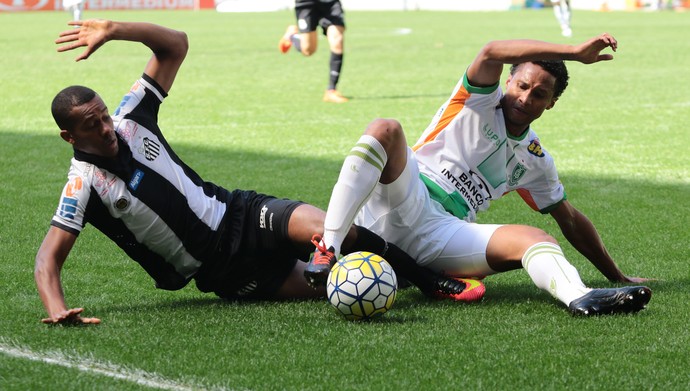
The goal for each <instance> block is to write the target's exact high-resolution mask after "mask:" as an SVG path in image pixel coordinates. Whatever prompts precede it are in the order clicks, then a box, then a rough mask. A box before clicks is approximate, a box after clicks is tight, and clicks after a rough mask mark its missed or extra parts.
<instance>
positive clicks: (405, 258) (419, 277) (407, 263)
mask: <svg viewBox="0 0 690 391" xmlns="http://www.w3.org/2000/svg"><path fill="white" fill-rule="evenodd" d="M355 227H356V228H357V240H356V241H355V242H354V243H353V244H352V246H351V247H350V248H348V249H345V248H343V251H342V253H343V254H349V253H351V252H353V251H368V252H371V253H374V254H377V255H379V256H381V257H382V258H383V259H385V260H386V261H388V263H389V264H390V265H391V266H392V267H393V270H395V274H396V275H397V276H400V277H402V278H404V279H406V280H408V281H409V282H411V283H412V284H414V285H415V286H416V287H417V288H419V289H420V290H421V291H422V292H424V293H431V292H433V290H434V289H435V284H434V282H435V280H436V277H437V275H436V273H434V272H433V271H431V270H429V269H426V268H423V267H421V266H419V265H417V262H416V261H415V260H414V259H413V258H412V257H411V256H409V255H408V254H407V253H406V252H404V251H403V250H401V249H400V247H398V246H396V245H394V244H392V243H388V242H386V241H385V240H384V239H383V238H381V237H380V236H378V235H376V234H375V233H373V232H371V231H369V230H368V229H366V228H364V227H360V226H355Z"/></svg>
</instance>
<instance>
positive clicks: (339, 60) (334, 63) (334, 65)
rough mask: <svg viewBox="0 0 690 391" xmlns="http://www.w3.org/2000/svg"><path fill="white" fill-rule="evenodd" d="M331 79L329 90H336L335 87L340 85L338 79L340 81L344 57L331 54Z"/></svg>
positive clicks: (329, 80)
mask: <svg viewBox="0 0 690 391" xmlns="http://www.w3.org/2000/svg"><path fill="white" fill-rule="evenodd" d="M330 67H331V72H330V78H329V79H328V89H329V90H335V86H336V85H337V84H338V79H340V69H342V67H343V55H342V53H341V54H335V53H333V52H331V61H330Z"/></svg>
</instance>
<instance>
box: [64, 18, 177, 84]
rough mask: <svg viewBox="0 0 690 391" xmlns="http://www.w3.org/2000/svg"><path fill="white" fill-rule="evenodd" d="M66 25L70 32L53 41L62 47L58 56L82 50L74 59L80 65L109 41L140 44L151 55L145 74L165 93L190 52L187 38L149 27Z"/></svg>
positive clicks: (89, 22)
mask: <svg viewBox="0 0 690 391" xmlns="http://www.w3.org/2000/svg"><path fill="white" fill-rule="evenodd" d="M68 24H69V25H70V26H73V28H70V29H68V30H65V31H63V32H61V33H60V34H59V37H58V39H56V40H55V43H56V44H58V45H61V46H59V47H58V49H57V51H58V52H65V51H69V50H74V49H77V48H80V47H85V48H86V49H84V51H83V52H82V53H81V54H80V55H78V56H77V57H76V61H81V60H85V59H87V58H89V57H90V56H91V55H92V54H93V53H94V52H95V51H96V50H98V49H99V48H100V47H101V46H103V45H104V44H105V43H106V42H108V41H113V40H118V41H133V42H140V43H142V44H144V45H146V46H147V47H148V48H150V49H151V51H152V52H153V56H152V57H151V59H150V60H149V62H148V64H147V65H146V69H145V70H144V73H146V74H147V75H149V76H150V77H152V78H153V79H154V80H156V82H157V83H158V84H159V85H160V86H161V87H162V88H163V89H164V90H165V91H166V92H167V91H169V90H170V87H172V84H173V81H174V80H175V76H176V75H177V71H178V70H179V68H180V66H181V65H182V62H183V61H184V59H185V57H186V55H187V50H188V49H189V42H188V40H187V34H185V33H184V32H182V31H177V30H173V29H169V28H167V27H163V26H159V25H156V24H152V23H140V22H115V21H111V20H102V19H90V20H85V21H71V22H69V23H68Z"/></svg>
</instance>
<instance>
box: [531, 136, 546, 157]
mask: <svg viewBox="0 0 690 391" xmlns="http://www.w3.org/2000/svg"><path fill="white" fill-rule="evenodd" d="M527 151H528V152H529V153H531V154H532V155H534V156H537V157H544V151H542V149H541V144H539V139H538V138H535V139H534V140H532V142H531V143H530V144H529V146H528V147H527Z"/></svg>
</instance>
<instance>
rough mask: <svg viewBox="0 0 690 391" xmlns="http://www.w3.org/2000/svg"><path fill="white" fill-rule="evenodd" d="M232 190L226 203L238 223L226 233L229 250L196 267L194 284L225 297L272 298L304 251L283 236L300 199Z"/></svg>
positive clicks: (306, 254)
mask: <svg viewBox="0 0 690 391" xmlns="http://www.w3.org/2000/svg"><path fill="white" fill-rule="evenodd" d="M234 193H235V197H234V198H235V199H236V202H233V205H231V207H233V208H235V210H236V211H237V212H238V213H240V214H241V215H237V214H236V215H235V216H234V217H235V218H234V219H233V220H234V222H236V223H237V224H235V225H233V228H232V229H231V231H232V232H228V233H227V235H229V236H228V243H230V245H231V246H232V249H231V250H230V252H231V254H232V256H231V257H230V259H229V260H226V261H225V262H217V263H215V264H214V266H213V267H212V268H209V269H207V270H203V271H200V273H198V274H197V276H196V277H195V279H196V283H197V287H198V288H199V289H200V290H202V291H204V292H208V291H212V292H214V293H216V294H217V295H218V296H220V297H222V298H226V299H248V300H261V299H268V298H272V297H273V296H274V295H275V293H276V292H277V291H278V289H279V288H280V286H281V285H282V284H283V282H285V279H286V278H287V276H288V275H289V274H290V272H291V271H292V269H293V268H294V267H295V263H297V261H298V259H300V258H302V259H306V258H307V257H308V256H309V254H308V253H304V250H301V249H299V248H298V247H297V246H295V245H294V244H293V243H292V242H291V241H290V239H289V237H288V223H289V221H290V216H292V212H294V210H295V209H296V208H297V207H298V206H300V205H302V204H303V202H300V201H293V200H288V199H278V198H275V197H273V196H268V195H265V194H257V193H255V192H252V191H235V192H234ZM238 198H239V200H237V199H238ZM238 220H242V221H241V222H238ZM202 269H204V268H203V266H202Z"/></svg>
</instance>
